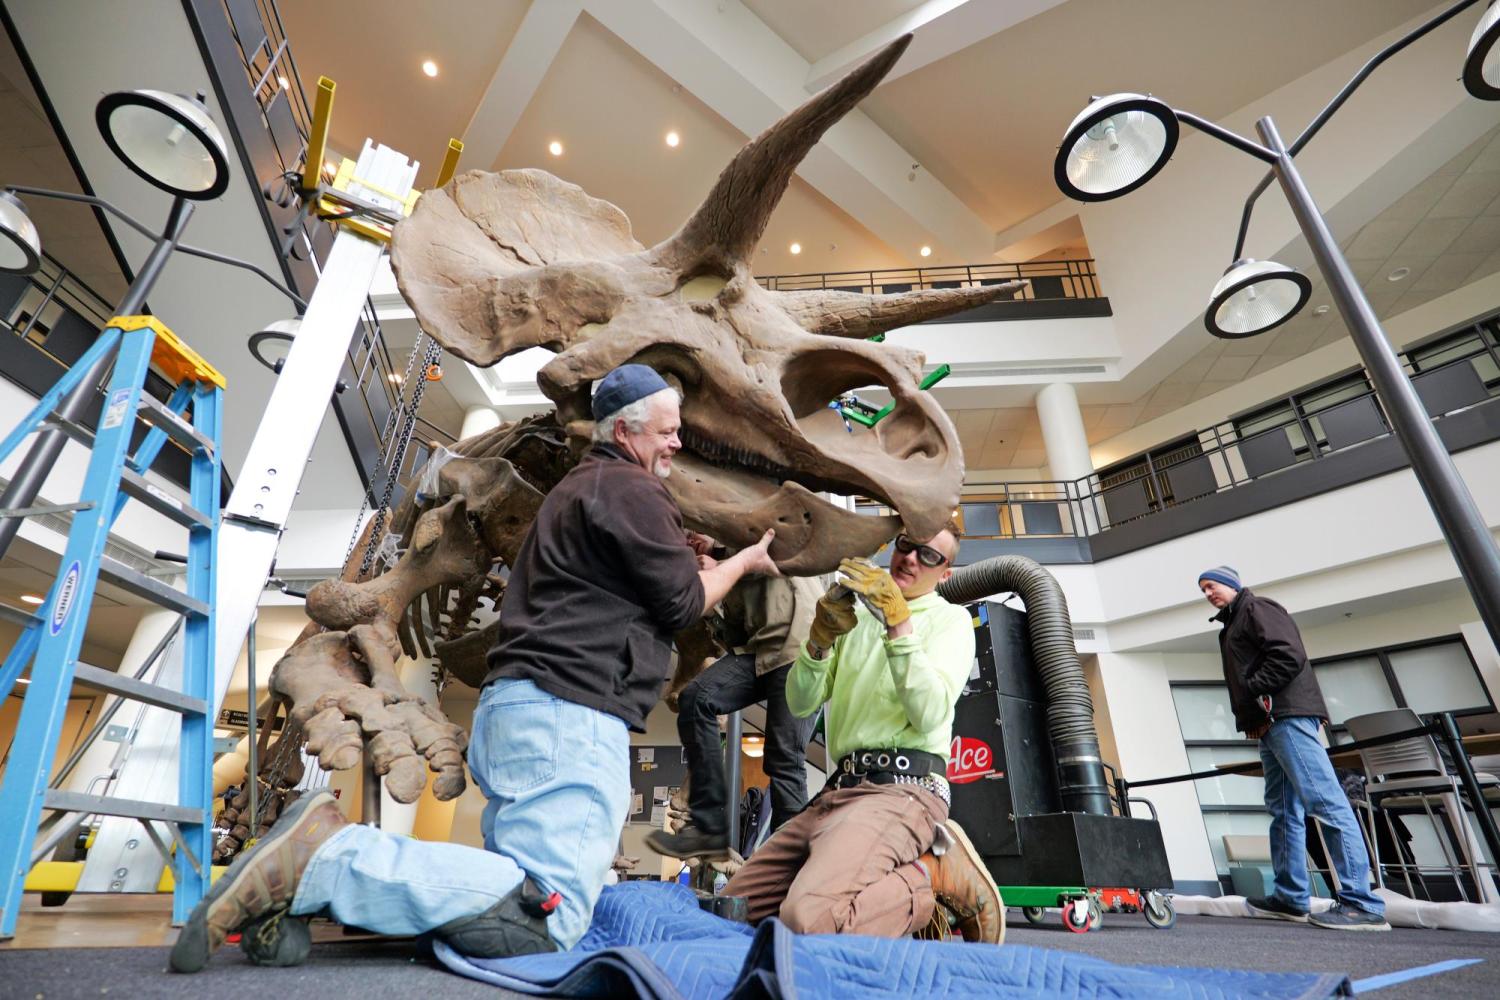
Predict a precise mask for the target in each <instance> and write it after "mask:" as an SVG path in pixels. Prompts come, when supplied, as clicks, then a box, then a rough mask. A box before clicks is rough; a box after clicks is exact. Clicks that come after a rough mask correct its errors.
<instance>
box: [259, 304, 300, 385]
mask: <svg viewBox="0 0 1500 1000" xmlns="http://www.w3.org/2000/svg"><path fill="white" fill-rule="evenodd" d="M301 332H302V318H301V317H300V316H298V317H296V318H294V319H278V320H276V321H274V322H271V323H268V324H266V328H265V329H264V330H261V331H260V332H259V333H253V334H251V335H250V343H249V344H248V345H247V346H249V348H250V354H251V356H253V357H254V358H255V360H256V361H259V362H260V363H261V364H263V365H265V366H266V367H267V368H269V369H271V371H273V372H275V373H276V374H278V375H280V374H281V366H282V365H284V364H286V356H287V353H288V352H289V351H291V349H292V341H293V340H295V339H296V338H297V334H299V333H301Z"/></svg>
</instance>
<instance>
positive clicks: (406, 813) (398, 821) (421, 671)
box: [380, 420, 468, 837]
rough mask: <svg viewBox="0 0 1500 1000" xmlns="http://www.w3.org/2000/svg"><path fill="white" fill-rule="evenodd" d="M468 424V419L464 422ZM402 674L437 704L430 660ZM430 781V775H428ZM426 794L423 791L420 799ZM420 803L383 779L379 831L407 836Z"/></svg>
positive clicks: (404, 665)
mask: <svg viewBox="0 0 1500 1000" xmlns="http://www.w3.org/2000/svg"><path fill="white" fill-rule="evenodd" d="M464 422H465V424H467V423H468V421H467V420H465V421H464ZM399 669H400V672H401V684H402V686H403V687H405V688H406V690H408V691H410V692H411V693H412V694H414V695H416V696H417V697H419V698H422V699H423V700H425V701H426V702H428V703H429V704H431V705H434V706H435V705H437V703H438V692H437V685H436V684H435V683H433V680H432V661H431V660H430V659H428V658H426V657H425V656H424V657H421V658H419V659H415V660H408V659H406V658H405V657H402V658H401V663H400V666H399ZM428 777H429V778H430V777H431V775H430V774H429V775H428ZM428 794H429V792H428V791H427V790H426V789H424V790H423V792H422V795H423V796H426V795H428ZM421 801H422V800H421V799H420V798H419V799H417V801H416V802H397V801H396V800H395V799H393V798H391V793H390V792H388V791H386V788H385V779H384V778H382V779H381V781H380V828H381V829H382V830H384V831H385V832H386V833H397V834H400V835H402V836H403V837H409V836H411V833H412V827H413V826H414V825H415V823H416V820H417V806H418V804H419V803H420V802H421Z"/></svg>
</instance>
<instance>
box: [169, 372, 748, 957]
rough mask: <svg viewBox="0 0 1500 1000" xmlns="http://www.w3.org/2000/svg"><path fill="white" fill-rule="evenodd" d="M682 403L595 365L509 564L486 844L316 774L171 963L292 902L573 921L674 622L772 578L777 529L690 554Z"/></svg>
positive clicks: (461, 934) (587, 912)
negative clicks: (371, 807)
mask: <svg viewBox="0 0 1500 1000" xmlns="http://www.w3.org/2000/svg"><path fill="white" fill-rule="evenodd" d="M679 406H680V402H679V397H678V394H677V392H676V390H674V389H672V388H671V387H670V386H668V385H667V383H666V381H665V380H663V379H662V377H661V376H660V375H658V374H657V373H656V372H655V371H653V370H651V369H650V368H648V367H646V366H645V365H634V364H632V365H621V366H620V367H618V368H616V369H615V370H614V371H612V372H610V373H609V374H608V375H606V376H604V378H603V379H601V380H600V382H599V385H598V388H597V391H596V392H595V394H594V400H593V413H594V421H595V423H594V433H593V441H594V443H593V447H591V448H590V449H589V450H588V451H587V452H586V453H585V454H584V456H583V458H582V459H581V460H580V461H579V463H578V464H577V465H576V466H574V467H573V469H572V470H571V471H570V472H569V473H568V474H567V475H566V476H564V477H563V478H562V481H561V482H559V483H558V484H557V485H556V486H554V487H553V488H552V490H551V491H550V492H549V493H548V494H547V497H546V499H545V500H543V501H542V505H541V508H540V509H539V510H538V511H537V515H536V519H535V520H534V521H533V522H532V525H531V530H530V531H529V532H528V533H527V535H526V539H525V541H523V542H522V543H521V548H520V551H519V552H518V553H517V556H516V560H515V563H514V565H512V566H511V571H510V580H509V582H508V584H507V586H506V588H505V597H504V599H503V602H502V603H501V606H500V628H499V636H498V640H497V642H496V644H495V647H494V648H493V649H491V650H490V652H489V664H490V672H489V674H488V675H487V676H486V677H485V680H484V687H483V689H482V690H481V691H480V694H479V704H478V706H477V707H476V709H475V711H474V722H473V725H472V726H471V727H470V730H471V736H470V740H469V749H468V764H469V770H470V772H471V773H472V774H473V775H474V780H475V783H476V784H477V785H478V786H479V790H480V791H481V792H483V793H484V796H485V798H486V799H488V800H489V801H488V805H486V806H485V810H484V816H483V818H482V819H481V821H480V830H481V832H482V833H483V834H484V845H485V848H486V850H483V851H481V850H477V849H475V848H472V847H465V846H463V845H460V844H446V843H433V842H427V841H420V840H414V839H412V838H409V837H398V836H395V835H393V834H389V833H385V832H383V831H381V830H378V829H376V828H374V827H369V826H359V825H355V824H350V823H348V822H347V821H345V820H344V818H343V816H342V815H341V814H340V812H339V808H338V804H337V803H336V802H335V801H334V797H333V796H332V795H331V794H329V793H328V792H327V791H326V790H325V791H320V792H317V793H315V794H312V795H308V796H305V797H304V798H302V799H300V800H299V801H298V802H297V803H296V804H295V805H294V806H292V807H291V808H290V809H289V810H287V812H286V813H285V814H284V815H283V816H282V817H281V820H280V821H279V822H278V823H277V824H276V826H274V827H273V828H272V829H271V830H270V831H269V832H268V833H267V834H266V836H264V837H262V838H261V839H260V841H259V842H258V843H257V844H256V845H255V846H254V847H252V848H251V849H250V850H248V851H246V852H245V853H243V854H242V855H241V856H240V858H239V860H237V861H236V862H235V863H234V865H233V866H232V867H231V868H230V869H229V871H228V872H226V873H225V875H224V877H223V878H221V879H219V880H218V882H216V883H215V884H214V886H213V888H212V890H210V892H209V894H208V896H207V897H206V898H205V899H204V900H203V901H202V902H201V903H199V904H198V906H197V907H196V908H195V909H194V910H193V912H192V914H191V915H190V916H189V917H188V920H187V923H186V925H185V926H184V927H183V930H182V933H181V935H180V936H179V938H178V940H177V942H176V944H175V945H174V946H173V948H172V955H171V959H170V961H171V966H172V968H173V969H174V970H176V971H178V972H196V971H198V970H199V969H201V968H203V966H204V965H205V964H207V962H208V959H209V956H210V955H211V954H212V953H213V951H214V950H215V949H216V948H218V946H219V945H221V944H222V943H223V942H224V939H225V938H226V937H227V936H228V935H229V934H231V933H234V932H236V931H241V930H245V929H246V928H251V930H246V931H245V937H246V938H247V939H251V940H254V941H261V940H262V939H265V938H267V937H272V938H275V937H276V935H277V934H282V933H283V932H281V931H277V930H274V929H275V928H278V927H280V926H281V925H282V924H290V925H295V924H296V921H280V920H279V918H280V917H281V916H283V915H286V914H290V915H291V916H294V917H296V916H310V915H314V914H318V913H322V912H325V911H326V912H329V913H331V914H332V915H333V917H334V918H335V919H337V920H339V921H341V922H342V923H344V924H347V925H350V926H357V927H363V928H366V929H368V930H372V931H377V932H379V933H382V934H394V935H416V934H431V935H432V936H434V937H435V938H437V939H438V940H440V941H443V942H444V943H446V944H447V945H449V946H450V947H452V948H453V949H455V950H456V951H458V952H460V953H462V954H464V955H468V956H471V957H475V958H504V957H508V956H512V955H523V954H533V953H538V952H547V951H554V950H557V949H559V948H571V947H572V946H573V945H574V944H576V943H577V942H578V939H579V938H581V937H583V934H584V932H585V931H586V930H587V929H588V926H589V920H590V918H591V917H592V915H593V910H594V903H595V902H596V901H597V900H598V898H599V893H600V891H601V890H602V889H603V886H604V877H605V874H606V873H607V872H608V871H609V865H610V861H611V860H613V858H614V856H615V846H616V844H617V843H618V839H619V836H620V828H621V827H622V826H623V825H624V823H625V819H626V817H627V815H628V813H629V809H630V734H629V731H630V730H634V731H636V732H643V731H644V729H645V724H646V714H647V713H648V712H650V711H651V707H652V706H653V705H655V704H656V702H657V699H658V697H659V695H660V692H661V686H662V682H663V681H664V680H665V679H666V675H667V665H668V660H669V658H670V656H671V643H672V636H673V633H675V632H677V631H680V630H681V629H684V628H686V627H687V626H689V625H691V624H692V623H693V622H695V621H697V620H698V619H699V618H701V617H702V616H703V612H704V609H705V608H711V607H713V606H714V605H715V604H717V603H719V601H721V600H723V599H724V595H725V594H727V593H728V592H729V589H730V588H731V587H733V586H734V585H735V584H736V583H738V582H739V580H740V578H741V577H743V576H745V575H746V574H764V575H769V576H776V575H778V572H777V569H776V565H775V563H773V562H772V561H771V557H770V555H769V554H768V553H767V549H768V548H769V547H770V544H771V539H772V535H773V532H770V531H767V532H766V533H765V535H764V536H763V537H762V538H761V539H760V541H759V542H757V543H756V544H754V545H750V546H747V547H746V548H744V549H741V550H740V551H739V552H737V553H736V554H735V555H733V556H731V557H730V558H728V559H725V560H723V561H721V562H719V563H717V564H715V565H714V566H712V567H705V568H702V569H700V568H699V566H698V561H697V556H696V555H695V554H694V552H693V550H692V549H691V548H689V547H688V539H687V533H686V531H684V529H683V525H682V514H681V512H680V511H679V510H678V509H677V504H676V503H675V502H673V500H672V497H671V495H670V494H669V493H668V492H667V490H666V487H665V486H664V485H663V484H662V480H663V479H665V478H667V476H669V475H670V474H671V472H672V456H673V455H675V454H676V453H677V451H678V449H679V448H681V446H682V445H681V442H680V441H679V440H678V438H677V431H678V429H679V427H680V425H681V413H680V409H679ZM255 928H261V929H260V930H255ZM265 928H272V929H273V930H266V929H265ZM291 940H292V939H291V938H288V937H286V936H285V935H284V934H283V936H282V937H281V938H277V943H275V944H273V945H266V944H261V945H258V947H260V948H261V949H262V951H266V952H268V953H270V954H269V955H267V956H263V957H264V958H270V959H271V961H272V962H273V963H274V964H295V963H296V962H297V961H300V960H301V959H302V958H303V957H305V955H306V944H307V938H306V934H305V932H304V933H303V934H302V935H301V947H300V948H299V947H294V946H293V944H291V943H287V942H290V941H291Z"/></svg>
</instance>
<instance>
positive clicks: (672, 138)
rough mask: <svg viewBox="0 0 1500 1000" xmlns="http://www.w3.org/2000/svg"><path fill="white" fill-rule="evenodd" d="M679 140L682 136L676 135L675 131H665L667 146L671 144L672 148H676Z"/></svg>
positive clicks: (680, 140)
mask: <svg viewBox="0 0 1500 1000" xmlns="http://www.w3.org/2000/svg"><path fill="white" fill-rule="evenodd" d="M681 142H682V136H680V135H678V134H677V133H676V132H668V133H667V145H668V146H671V147H672V148H673V149H676V148H677V146H678V144H679V143H681Z"/></svg>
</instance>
